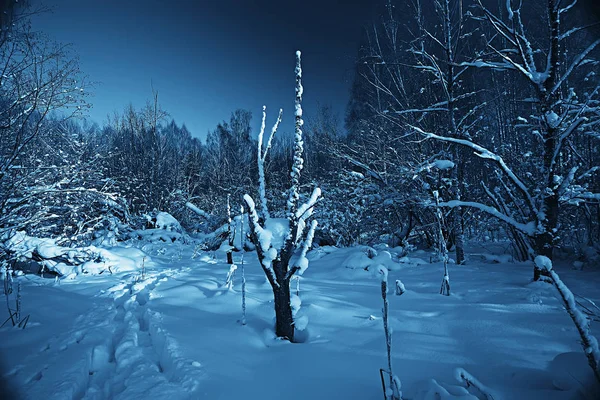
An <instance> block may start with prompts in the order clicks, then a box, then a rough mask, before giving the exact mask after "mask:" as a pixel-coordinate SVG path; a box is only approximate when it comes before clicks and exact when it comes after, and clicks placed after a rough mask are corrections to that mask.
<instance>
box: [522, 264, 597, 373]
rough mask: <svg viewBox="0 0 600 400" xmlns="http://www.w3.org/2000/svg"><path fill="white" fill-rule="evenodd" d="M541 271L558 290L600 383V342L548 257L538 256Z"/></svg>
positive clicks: (538, 265)
mask: <svg viewBox="0 0 600 400" xmlns="http://www.w3.org/2000/svg"><path fill="white" fill-rule="evenodd" d="M534 262H535V264H536V266H537V267H538V268H539V269H540V270H546V272H548V274H549V275H550V278H551V279H552V282H553V283H554V286H555V287H556V289H557V290H558V293H559V294H560V297H561V298H562V300H563V303H564V306H565V309H566V310H567V312H568V313H569V316H570V317H571V319H572V320H573V323H574V324H575V327H576V328H577V332H579V336H580V337H581V344H582V346H583V351H584V353H585V355H586V357H587V359H588V363H589V365H590V367H591V368H592V370H593V371H594V376H595V377H596V379H597V380H598V382H600V348H599V347H598V340H597V339H596V338H595V337H594V336H593V335H592V334H591V332H590V324H589V321H588V319H587V318H586V316H585V315H584V314H583V313H582V312H581V311H580V310H579V308H578V307H577V304H576V301H575V297H574V296H573V293H572V292H571V291H570V290H569V288H568V287H567V286H566V285H565V284H564V283H563V281H562V280H561V279H560V277H559V276H558V274H557V273H556V272H555V271H554V269H553V268H552V261H550V259H549V258H548V257H544V256H537V257H536V258H535V260H534Z"/></svg>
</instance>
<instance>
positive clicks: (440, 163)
mask: <svg viewBox="0 0 600 400" xmlns="http://www.w3.org/2000/svg"><path fill="white" fill-rule="evenodd" d="M433 165H435V167H436V168H437V169H441V170H445V169H452V168H454V163H453V162H452V161H450V160H434V161H433Z"/></svg>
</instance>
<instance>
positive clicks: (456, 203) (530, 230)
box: [440, 200, 535, 236]
mask: <svg viewBox="0 0 600 400" xmlns="http://www.w3.org/2000/svg"><path fill="white" fill-rule="evenodd" d="M440 206H441V207H450V208H455V207H472V208H477V209H479V210H481V211H483V212H486V213H488V214H490V215H491V216H493V217H496V218H498V219H499V220H501V221H504V222H506V223H507V224H509V225H511V226H513V227H515V228H516V229H518V230H519V231H521V232H523V233H524V234H526V235H529V236H533V234H534V233H535V223H534V222H528V223H527V224H522V223H520V222H517V221H515V220H514V218H511V217H509V216H507V215H504V214H502V213H501V212H500V211H498V210H497V209H496V208H495V207H490V206H487V205H485V204H481V203H477V202H474V201H462V200H451V201H444V202H441V203H440Z"/></svg>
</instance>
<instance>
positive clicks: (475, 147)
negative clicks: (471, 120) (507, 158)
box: [413, 127, 537, 213]
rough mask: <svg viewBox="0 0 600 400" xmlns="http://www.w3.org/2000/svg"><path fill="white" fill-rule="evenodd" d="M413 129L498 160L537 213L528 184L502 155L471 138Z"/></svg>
mask: <svg viewBox="0 0 600 400" xmlns="http://www.w3.org/2000/svg"><path fill="white" fill-rule="evenodd" d="M413 129H415V130H416V131H417V132H419V133H420V134H422V135H424V136H425V137H427V138H432V139H436V140H440V141H443V142H450V143H456V144H460V145H461V146H465V147H469V148H471V149H473V150H474V151H475V155H477V156H478V157H481V158H485V159H489V160H492V161H494V162H496V163H497V164H498V166H499V167H500V169H501V170H502V171H503V172H504V173H505V174H506V176H508V178H509V179H510V180H511V182H512V183H514V185H515V186H516V187H517V188H518V189H519V191H520V192H521V194H522V195H523V197H524V198H525V201H526V202H527V205H528V206H529V208H530V210H532V211H533V212H534V213H537V209H536V207H535V204H534V202H533V199H532V198H531V195H530V194H529V191H528V190H527V186H525V184H524V183H523V182H522V181H521V180H520V179H519V178H518V177H517V176H516V175H515V174H514V173H513V171H512V170H511V169H510V168H509V167H508V165H506V163H505V162H504V159H503V158H502V157H500V156H499V155H497V154H495V153H493V152H491V151H489V150H488V149H486V148H484V147H482V146H479V145H478V144H475V143H473V142H471V141H470V140H466V139H457V138H452V137H447V136H439V135H436V134H434V133H429V132H425V131H423V130H421V129H419V128H417V127H413Z"/></svg>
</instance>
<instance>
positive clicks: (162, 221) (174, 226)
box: [155, 212, 182, 232]
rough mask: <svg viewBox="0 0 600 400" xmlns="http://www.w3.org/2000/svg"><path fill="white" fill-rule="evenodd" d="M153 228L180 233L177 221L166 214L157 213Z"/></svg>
mask: <svg viewBox="0 0 600 400" xmlns="http://www.w3.org/2000/svg"><path fill="white" fill-rule="evenodd" d="M155 226H156V228H157V229H164V230H167V231H176V232H181V230H182V229H181V225H180V224H179V221H177V220H176V219H175V217H173V216H172V215H171V214H169V213H166V212H159V213H158V214H157V215H156V224H155Z"/></svg>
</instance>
